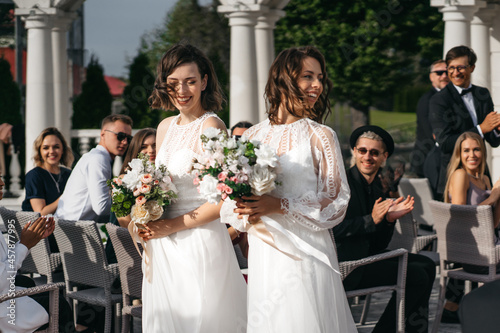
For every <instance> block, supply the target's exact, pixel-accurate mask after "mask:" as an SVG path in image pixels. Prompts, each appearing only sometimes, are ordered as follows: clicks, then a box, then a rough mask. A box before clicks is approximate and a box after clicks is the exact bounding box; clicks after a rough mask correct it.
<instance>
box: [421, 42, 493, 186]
mask: <svg viewBox="0 0 500 333" xmlns="http://www.w3.org/2000/svg"><path fill="white" fill-rule="evenodd" d="M476 59H477V57H476V54H475V53H474V51H473V50H472V49H471V48H469V47H467V46H463V45H462V46H456V47H454V48H452V49H451V50H449V51H448V53H446V57H445V61H446V65H447V71H448V77H449V79H450V83H448V85H447V86H446V87H444V89H442V90H441V91H439V92H438V93H436V94H435V95H434V96H433V97H432V98H431V100H430V104H429V108H430V122H431V126H432V132H433V134H434V135H435V136H436V141H437V142H438V144H439V147H440V149H441V168H440V172H439V183H438V187H437V192H438V193H439V194H442V193H443V192H444V188H445V185H446V180H447V179H446V171H447V168H448V163H449V161H450V158H451V154H452V152H453V148H454V146H455V142H456V141H457V138H458V137H459V136H460V134H462V133H464V132H467V131H468V132H475V133H478V134H479V135H481V137H483V139H484V140H486V141H488V142H489V143H490V145H491V146H493V147H498V146H499V145H500V113H497V112H495V111H494V110H493V101H492V99H491V96H490V92H489V91H488V89H487V88H484V87H479V86H475V85H472V84H471V75H472V72H473V71H474V68H475V63H476Z"/></svg>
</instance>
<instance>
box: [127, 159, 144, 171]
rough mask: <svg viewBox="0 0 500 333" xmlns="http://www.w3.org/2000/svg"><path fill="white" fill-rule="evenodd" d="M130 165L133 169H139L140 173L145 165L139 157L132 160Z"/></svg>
mask: <svg viewBox="0 0 500 333" xmlns="http://www.w3.org/2000/svg"><path fill="white" fill-rule="evenodd" d="M128 166H129V167H130V169H132V170H133V171H137V172H138V173H142V172H143V171H144V170H143V169H144V165H143V164H142V160H140V159H138V158H134V159H133V160H132V161H130V162H129V163H128Z"/></svg>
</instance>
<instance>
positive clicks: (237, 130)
mask: <svg viewBox="0 0 500 333" xmlns="http://www.w3.org/2000/svg"><path fill="white" fill-rule="evenodd" d="M252 126H253V125H252V123H250V122H248V121H240V122H238V123H236V124H235V125H234V126H233V127H231V136H235V137H236V139H239V138H240V137H241V136H242V135H243V133H245V131H246V130H247V129H249V128H250V127H252Z"/></svg>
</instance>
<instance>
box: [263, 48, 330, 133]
mask: <svg viewBox="0 0 500 333" xmlns="http://www.w3.org/2000/svg"><path fill="white" fill-rule="evenodd" d="M307 57H311V58H314V59H316V60H317V61H318V62H319V64H320V66H321V71H322V74H323V79H322V80H321V81H322V84H323V92H322V93H321V95H320V96H319V98H318V101H317V102H316V104H315V105H314V107H310V106H309V104H308V103H307V102H306V98H307V96H306V94H305V92H304V91H302V90H301V89H300V88H299V86H298V84H297V80H298V78H299V75H300V73H301V72H302V66H303V61H304V59H305V58H307ZM331 89H332V81H331V80H330V79H329V78H328V74H327V72H326V62H325V57H323V54H321V52H320V51H319V50H318V49H317V48H315V47H314V46H304V47H299V48H296V47H292V48H289V49H286V50H283V51H281V52H280V54H278V56H277V57H276V59H275V60H274V62H273V64H272V65H271V68H270V69H269V78H268V80H267V84H266V89H265V94H264V96H265V98H266V106H267V113H268V114H269V120H270V121H271V123H276V121H277V116H278V109H279V108H280V106H281V105H283V106H284V107H285V108H286V109H287V111H288V112H289V113H290V114H291V115H292V116H295V117H299V118H302V117H307V118H310V119H312V120H315V121H317V122H319V123H322V122H323V120H324V119H326V118H327V117H328V115H329V114H330V113H331V108H330V100H329V99H328V96H329V94H330V91H331Z"/></svg>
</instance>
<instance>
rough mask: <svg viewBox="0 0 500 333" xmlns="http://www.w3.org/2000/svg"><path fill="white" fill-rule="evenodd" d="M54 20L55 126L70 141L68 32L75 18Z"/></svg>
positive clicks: (65, 17)
mask: <svg viewBox="0 0 500 333" xmlns="http://www.w3.org/2000/svg"><path fill="white" fill-rule="evenodd" d="M64 15H65V16H59V17H57V18H55V19H54V26H53V28H52V54H53V61H52V65H53V66H54V120H55V126H56V127H57V128H58V129H59V130H60V131H61V132H62V134H63V135H64V137H65V138H66V140H70V135H71V134H70V130H71V122H70V119H71V114H72V107H71V104H70V101H69V77H68V56H67V52H68V51H67V45H66V32H67V31H68V27H69V25H70V23H71V22H72V21H73V16H72V15H71V14H70V13H64Z"/></svg>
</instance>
